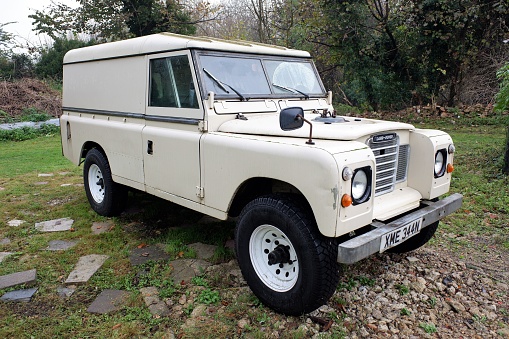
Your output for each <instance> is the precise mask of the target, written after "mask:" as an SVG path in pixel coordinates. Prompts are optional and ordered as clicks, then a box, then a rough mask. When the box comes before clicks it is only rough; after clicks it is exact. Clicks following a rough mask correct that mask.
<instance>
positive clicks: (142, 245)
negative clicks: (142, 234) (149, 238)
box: [138, 243, 147, 248]
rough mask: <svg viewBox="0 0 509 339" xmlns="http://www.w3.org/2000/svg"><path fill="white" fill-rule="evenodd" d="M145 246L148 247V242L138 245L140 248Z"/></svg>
mask: <svg viewBox="0 0 509 339" xmlns="http://www.w3.org/2000/svg"><path fill="white" fill-rule="evenodd" d="M143 247H147V244H145V243H141V244H139V245H138V248H143Z"/></svg>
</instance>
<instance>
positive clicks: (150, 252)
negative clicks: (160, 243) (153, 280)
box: [129, 246, 170, 266]
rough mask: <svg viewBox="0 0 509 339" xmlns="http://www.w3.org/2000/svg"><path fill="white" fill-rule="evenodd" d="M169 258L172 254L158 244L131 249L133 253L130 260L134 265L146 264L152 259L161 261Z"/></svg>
mask: <svg viewBox="0 0 509 339" xmlns="http://www.w3.org/2000/svg"><path fill="white" fill-rule="evenodd" d="M168 259H170V256H169V255H168V254H167V253H166V252H164V251H163V250H161V249H160V248H158V247H157V246H145V247H142V248H135V249H134V250H132V251H131V255H130V256H129V261H130V262H131V265H133V266H138V265H142V264H145V263H146V262H148V261H150V260H152V261H159V260H168Z"/></svg>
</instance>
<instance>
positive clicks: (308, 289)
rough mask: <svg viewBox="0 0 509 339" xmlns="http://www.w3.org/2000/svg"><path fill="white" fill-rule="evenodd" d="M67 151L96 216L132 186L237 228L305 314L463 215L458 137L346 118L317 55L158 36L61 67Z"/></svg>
mask: <svg viewBox="0 0 509 339" xmlns="http://www.w3.org/2000/svg"><path fill="white" fill-rule="evenodd" d="M60 119H61V134H62V147H63V154H64V155H65V156H66V157H67V158H69V159H70V160H71V161H72V162H73V163H75V164H76V165H79V164H81V163H84V166H83V174H84V182H85V191H86V194H87V197H88V200H89V201H90V204H91V206H92V208H93V209H94V210H95V211H96V212H97V213H99V214H101V215H105V216H111V215H114V214H117V213H119V212H120V211H121V210H122V207H123V206H124V205H125V202H126V199H127V189H128V188H133V189H136V190H140V191H144V192H148V193H150V194H153V195H156V196H158V197H161V198H163V199H166V200H169V201H172V202H174V203H177V204H180V205H182V206H185V207H187V208H191V209H193V210H196V211H199V212H202V213H205V214H208V215H211V216H213V217H216V218H219V219H227V218H228V216H233V217H238V221H237V226H236V230H235V246H236V254H237V259H238V263H239V266H240V268H241V270H242V273H243V275H244V277H245V279H246V281H247V282H248V284H249V286H250V287H251V289H252V291H253V292H254V293H255V294H256V296H257V297H258V298H259V299H260V300H261V301H262V302H263V303H265V304H266V305H268V306H270V307H271V308H273V309H274V310H276V311H279V312H282V313H285V314H291V315H298V314H303V313H306V312H310V311H312V310H314V309H316V308H317V307H319V306H321V305H323V304H324V303H326V302H327V300H328V299H329V298H330V297H331V296H332V294H333V293H334V291H335V288H336V285H337V283H338V279H339V275H340V265H339V264H338V263H347V264H348V263H354V262H357V261H359V260H361V259H363V258H366V257H368V256H370V255H372V254H374V253H378V252H383V251H386V250H390V251H394V252H407V251H411V250H413V249H416V248H418V247H420V246H422V245H423V244H425V243H426V242H427V241H428V240H429V239H430V238H431V237H432V236H433V234H434V233H435V231H436V229H437V226H438V222H439V220H440V219H441V218H443V217H445V216H446V215H448V214H450V213H452V212H453V211H455V210H457V209H458V208H459V207H460V206H461V201H462V196H461V195H460V194H453V195H450V196H448V197H446V198H444V199H442V200H438V199H437V198H438V197H439V196H441V195H443V194H445V193H447V192H448V190H449V185H450V182H451V172H452V171H453V157H454V145H453V142H452V140H451V138H450V136H449V135H448V134H447V133H444V132H441V131H437V130H423V129H417V128H415V127H414V126H412V125H409V124H404V123H397V122H388V121H378V120H370V119H359V118H355V117H347V116H336V114H335V112H334V108H333V107H332V94H331V93H330V92H329V93H327V92H326V91H325V89H324V86H323V84H322V82H321V80H320V77H319V75H318V73H317V71H316V69H315V66H314V64H313V61H312V60H311V58H310V55H309V53H307V52H304V51H298V50H291V49H287V48H284V47H278V46H268V45H262V44H258V43H252V42H244V41H222V40H218V39H213V38H197V37H186V36H179V35H174V34H165V33H163V34H156V35H151V36H146V37H141V38H135V39H131V40H126V41H120V42H113V43H106V44H102V45H97V46H92V47H86V48H82V49H76V50H72V51H70V52H68V53H67V54H66V56H65V58H64V88H63V113H62V116H61V118H60Z"/></svg>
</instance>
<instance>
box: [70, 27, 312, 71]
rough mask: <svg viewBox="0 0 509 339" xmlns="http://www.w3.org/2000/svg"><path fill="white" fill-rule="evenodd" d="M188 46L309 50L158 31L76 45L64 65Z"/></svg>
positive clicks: (295, 53) (284, 51)
mask: <svg viewBox="0 0 509 339" xmlns="http://www.w3.org/2000/svg"><path fill="white" fill-rule="evenodd" d="M189 48H195V49H206V50H214V51H227V52H241V53H253V54H268V55H284V56H289V57H307V58H309V53H308V52H305V51H300V50H295V49H289V48H285V47H281V46H272V45H267V44H259V43H256V42H252V41H249V42H248V41H225V40H221V39H216V38H205V37H204V38H201V37H190V36H184V35H178V34H171V33H160V34H152V35H147V36H143V37H139V38H133V39H128V40H123V41H115V42H110V43H105V44H100V45H95V46H91V47H86V48H78V49H75V50H72V51H69V52H68V53H67V54H66V55H65V58H64V64H67V63H76V62H82V61H90V60H99V59H106V58H108V59H109V58H121V57H125V56H127V55H143V54H149V53H157V52H167V51H176V50H184V49H189ZM116 60H118V59H116Z"/></svg>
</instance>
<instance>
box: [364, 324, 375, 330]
mask: <svg viewBox="0 0 509 339" xmlns="http://www.w3.org/2000/svg"><path fill="white" fill-rule="evenodd" d="M366 327H368V328H369V329H372V330H373V331H376V330H378V326H376V325H375V324H367V325H366Z"/></svg>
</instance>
